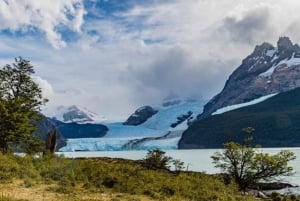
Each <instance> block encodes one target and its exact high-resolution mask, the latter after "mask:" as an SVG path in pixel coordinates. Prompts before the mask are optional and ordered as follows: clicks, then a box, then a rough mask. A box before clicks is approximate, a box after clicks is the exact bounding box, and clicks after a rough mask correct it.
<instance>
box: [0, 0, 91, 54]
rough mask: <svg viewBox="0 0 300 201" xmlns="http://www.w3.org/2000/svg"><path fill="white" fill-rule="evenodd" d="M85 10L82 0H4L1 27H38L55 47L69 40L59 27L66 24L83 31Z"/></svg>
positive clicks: (1, 7)
mask: <svg viewBox="0 0 300 201" xmlns="http://www.w3.org/2000/svg"><path fill="white" fill-rule="evenodd" d="M84 14H85V10H84V8H83V2H82V0H42V1H35V0H1V1H0V29H2V30H3V29H9V30H10V31H12V32H15V31H22V32H27V31H29V30H30V29H33V28H34V29H38V30H40V31H42V32H43V33H44V34H45V35H46V38H47V40H48V41H49V43H50V44H51V45H52V46H53V47H55V48H62V47H65V46H66V42H65V41H63V40H62V37H61V34H60V33H59V32H58V31H57V28H58V27H59V26H62V25H63V26H67V27H68V28H71V29H72V30H74V31H76V32H78V33H80V32H81V26H82V24H83V23H84V20H83V16H84Z"/></svg>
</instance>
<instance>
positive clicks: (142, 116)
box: [123, 106, 157, 126]
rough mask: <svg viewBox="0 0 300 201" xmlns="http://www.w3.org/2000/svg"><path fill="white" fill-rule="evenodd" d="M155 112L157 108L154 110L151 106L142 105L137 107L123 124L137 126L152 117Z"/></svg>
mask: <svg viewBox="0 0 300 201" xmlns="http://www.w3.org/2000/svg"><path fill="white" fill-rule="evenodd" d="M156 113H157V110H154V109H153V108H152V107H151V106H144V107H141V108H139V109H137V110H136V111H135V112H134V113H133V114H132V115H131V116H130V117H129V118H128V119H127V120H126V121H125V122H124V123H123V124H124V125H132V126H137V125H140V124H142V123H144V122H145V121H147V119H149V118H150V117H152V116H153V115H154V114H156Z"/></svg>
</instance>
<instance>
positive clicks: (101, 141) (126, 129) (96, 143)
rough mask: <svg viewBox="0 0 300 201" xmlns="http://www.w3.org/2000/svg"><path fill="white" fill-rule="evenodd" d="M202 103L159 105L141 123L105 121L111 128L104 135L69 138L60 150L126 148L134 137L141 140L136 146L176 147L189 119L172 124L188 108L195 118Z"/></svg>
mask: <svg viewBox="0 0 300 201" xmlns="http://www.w3.org/2000/svg"><path fill="white" fill-rule="evenodd" d="M203 105H204V103H203V102H200V101H194V102H184V103H180V104H178V105H172V106H169V107H157V108H156V109H157V110H158V112H157V113H156V114H155V115H153V116H152V117H151V118H150V119H148V120H147V121H146V122H145V123H144V124H142V125H138V126H130V125H123V124H122V123H121V122H116V123H106V124H105V125H106V126H107V127H108V129H109V130H108V132H107V134H106V135H105V136H104V137H102V138H77V139H68V141H67V146H65V147H63V148H61V149H60V151H63V152H66V151H119V150H123V149H125V148H124V146H125V145H126V144H128V143H129V142H130V141H132V140H138V142H141V143H138V144H137V146H135V149H143V150H145V149H152V148H160V149H177V148H178V141H179V140H180V137H181V134H182V133H183V131H184V130H185V129H187V120H185V121H183V122H182V123H180V124H178V125H177V126H176V127H175V128H172V127H171V124H173V123H176V122H177V121H178V119H177V117H179V116H182V115H186V114H187V113H188V112H189V111H191V112H193V114H192V115H193V116H194V117H196V116H197V115H198V114H200V113H201V112H202V108H203ZM167 133H168V135H167V137H165V135H166V134H167Z"/></svg>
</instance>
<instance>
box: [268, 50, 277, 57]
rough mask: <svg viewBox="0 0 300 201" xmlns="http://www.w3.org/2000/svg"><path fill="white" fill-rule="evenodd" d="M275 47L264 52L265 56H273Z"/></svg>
mask: <svg viewBox="0 0 300 201" xmlns="http://www.w3.org/2000/svg"><path fill="white" fill-rule="evenodd" d="M276 51H277V50H276V49H272V50H268V51H267V52H266V56H268V57H273V56H274V54H275V53H276Z"/></svg>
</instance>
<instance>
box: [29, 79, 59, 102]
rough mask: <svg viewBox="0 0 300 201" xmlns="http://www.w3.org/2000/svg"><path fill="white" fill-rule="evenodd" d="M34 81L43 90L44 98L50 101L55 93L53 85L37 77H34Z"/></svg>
mask: <svg viewBox="0 0 300 201" xmlns="http://www.w3.org/2000/svg"><path fill="white" fill-rule="evenodd" d="M32 79H33V81H34V82H35V83H37V84H38V85H39V87H40V88H41V89H42V95H43V98H46V99H50V98H51V97H53V95H54V91H53V88H52V85H51V84H50V83H49V82H48V81H47V80H45V79H43V78H41V77H39V76H36V75H34V76H32Z"/></svg>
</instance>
